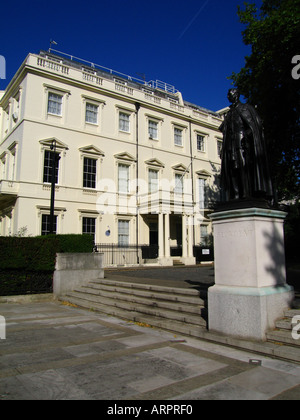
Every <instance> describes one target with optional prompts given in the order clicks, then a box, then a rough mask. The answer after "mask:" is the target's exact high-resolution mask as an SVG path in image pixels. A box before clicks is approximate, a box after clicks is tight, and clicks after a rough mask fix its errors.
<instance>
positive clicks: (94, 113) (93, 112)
mask: <svg viewBox="0 0 300 420" xmlns="http://www.w3.org/2000/svg"><path fill="white" fill-rule="evenodd" d="M98 109H99V107H98V105H94V104H89V103H87V104H86V108H85V122H87V123H90V124H98Z"/></svg>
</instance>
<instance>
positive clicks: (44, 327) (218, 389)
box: [0, 273, 300, 418]
mask: <svg viewBox="0 0 300 420" xmlns="http://www.w3.org/2000/svg"><path fill="white" fill-rule="evenodd" d="M148 274H149V273H148ZM148 274H147V275H148ZM124 277H125V276H124ZM173 280H174V279H170V281H173ZM11 302H12V303H0V315H1V316H2V317H4V319H5V339H0V400H101V401H102V404H100V407H98V413H97V414H98V415H99V412H100V413H101V414H106V415H108V414H129V415H130V416H131V417H136V418H137V417H141V418H143V417H145V416H147V415H149V414H195V411H196V410H197V409H199V405H197V404H198V403H199V401H200V400H299V399H300V365H299V364H296V363H295V364H294V363H290V362H286V361H282V360H277V359H272V358H269V357H264V356H262V355H260V354H255V353H253V352H247V351H242V350H238V349H235V348H232V347H229V346H223V345H219V344H215V343H211V342H208V341H205V340H200V339H193V338H189V337H185V336H175V335H174V334H171V333H168V332H166V331H161V330H158V329H155V328H149V327H147V326H145V325H138V324H135V323H131V322H127V321H124V320H121V319H116V318H113V317H110V316H106V315H104V314H100V313H95V312H92V311H87V310H83V309H79V308H76V307H72V306H69V305H67V304H64V303H60V302H58V301H55V300H53V299H51V296H49V295H47V296H44V300H43V301H38V300H37V301H30V299H29V300H15V302H14V301H13V300H12V301H11ZM2 319H3V318H2ZM0 326H1V324H0ZM0 334H1V330H0ZM2 338H3V324H2ZM165 401H168V402H167V403H165ZM197 401H198V403H197ZM174 410H177V413H175V412H174ZM179 411H181V412H179ZM182 411H183V412H182Z"/></svg>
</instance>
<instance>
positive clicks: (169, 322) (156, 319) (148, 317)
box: [62, 296, 206, 337]
mask: <svg viewBox="0 0 300 420" xmlns="http://www.w3.org/2000/svg"><path fill="white" fill-rule="evenodd" d="M66 299H67V301H68V302H69V303H72V304H75V305H77V306H79V307H82V308H85V309H91V310H94V311H99V312H102V313H105V314H106V315H111V316H114V317H117V318H121V319H125V320H127V321H131V322H139V323H143V324H145V325H149V326H151V327H157V328H161V329H164V330H167V331H170V332H173V333H177V334H185V335H189V336H193V337H201V332H202V331H203V330H206V322H205V320H204V319H203V318H201V317H200V316H199V317H197V321H198V324H193V323H191V322H190V320H189V322H184V321H179V320H174V319H170V318H166V317H161V316H159V314H156V315H155V316H154V315H153V314H147V313H144V312H138V311H133V310H132V311H129V310H126V309H123V308H120V307H118V306H109V305H104V304H100V303H97V302H92V301H90V300H87V299H84V298H83V297H82V296H81V297H78V296H65V297H64V298H63V299H62V300H66ZM165 315H166V314H165Z"/></svg>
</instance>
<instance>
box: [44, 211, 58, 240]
mask: <svg viewBox="0 0 300 420" xmlns="http://www.w3.org/2000/svg"><path fill="white" fill-rule="evenodd" d="M53 227H54V229H53V231H54V233H55V234H56V230H57V216H54V226H53ZM49 233H50V214H42V232H41V234H42V235H48V234H49Z"/></svg>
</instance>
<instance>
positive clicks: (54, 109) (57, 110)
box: [48, 92, 63, 115]
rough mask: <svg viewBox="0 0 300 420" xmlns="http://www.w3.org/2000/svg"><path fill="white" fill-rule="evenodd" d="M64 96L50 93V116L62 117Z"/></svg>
mask: <svg viewBox="0 0 300 420" xmlns="http://www.w3.org/2000/svg"><path fill="white" fill-rule="evenodd" d="M62 98H63V97H62V96H61V95H57V94H56V93H52V92H49V95H48V114H54V115H62Z"/></svg>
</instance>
